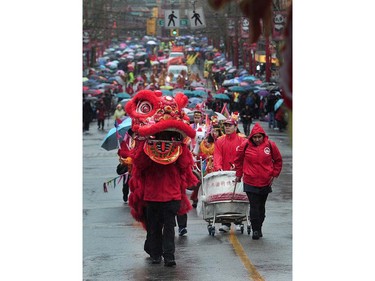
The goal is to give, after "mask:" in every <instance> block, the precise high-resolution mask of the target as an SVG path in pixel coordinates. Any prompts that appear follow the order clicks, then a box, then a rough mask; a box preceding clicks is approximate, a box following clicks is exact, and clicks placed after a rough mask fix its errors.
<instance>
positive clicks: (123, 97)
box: [116, 93, 131, 99]
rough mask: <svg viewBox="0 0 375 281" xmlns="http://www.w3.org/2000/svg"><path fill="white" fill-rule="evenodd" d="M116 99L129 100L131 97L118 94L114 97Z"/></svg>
mask: <svg viewBox="0 0 375 281" xmlns="http://www.w3.org/2000/svg"><path fill="white" fill-rule="evenodd" d="M116 97H118V98H120V99H130V98H131V96H130V95H129V94H128V93H119V94H117V95H116Z"/></svg>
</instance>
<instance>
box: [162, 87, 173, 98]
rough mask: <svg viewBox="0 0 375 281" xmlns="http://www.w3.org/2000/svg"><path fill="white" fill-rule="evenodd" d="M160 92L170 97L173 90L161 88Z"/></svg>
mask: <svg viewBox="0 0 375 281" xmlns="http://www.w3.org/2000/svg"><path fill="white" fill-rule="evenodd" d="M161 92H162V93H163V96H170V97H173V92H172V91H170V90H164V89H163V90H161Z"/></svg>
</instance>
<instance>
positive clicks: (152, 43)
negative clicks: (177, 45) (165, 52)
mask: <svg viewBox="0 0 375 281" xmlns="http://www.w3.org/2000/svg"><path fill="white" fill-rule="evenodd" d="M146 44H147V45H157V44H158V43H156V42H155V41H154V40H150V41H147V43H146Z"/></svg>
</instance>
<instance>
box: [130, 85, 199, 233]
mask: <svg viewBox="0 0 375 281" xmlns="http://www.w3.org/2000/svg"><path fill="white" fill-rule="evenodd" d="M187 103H188V98H187V97H186V96H185V95H184V94H182V93H177V94H176V96H175V97H174V98H173V97H170V96H162V92H161V91H155V92H154V91H150V90H142V91H139V92H138V93H137V94H136V95H135V96H134V97H133V98H132V99H131V100H130V101H129V102H128V103H127V104H126V107H125V110H126V112H127V114H128V115H129V116H130V117H131V118H132V130H133V131H134V133H135V134H136V135H137V138H138V141H137V142H138V144H137V145H136V147H135V148H134V151H133V168H132V177H131V179H130V182H129V186H130V191H131V193H130V196H129V206H130V208H131V214H132V216H133V217H134V219H135V220H137V221H139V222H141V223H142V224H143V227H144V228H145V229H146V225H145V223H146V221H145V214H144V210H145V207H146V204H147V201H148V200H149V201H153V200H150V198H159V199H160V198H161V197H163V196H169V195H170V194H169V193H171V192H172V191H171V190H172V189H175V188H176V186H178V187H179V188H180V191H181V206H180V209H179V211H178V214H179V215H180V214H186V213H187V212H188V211H190V210H191V209H192V206H191V203H190V201H189V199H188V197H187V196H186V188H187V187H190V186H194V185H196V184H197V182H198V180H197V178H196V177H195V176H194V174H193V169H192V168H193V165H194V161H193V157H192V154H191V152H190V151H189V148H188V147H187V145H186V143H187V142H188V140H189V138H194V137H195V130H193V129H192V128H191V127H190V125H189V124H190V122H189V117H188V116H187V115H186V114H185V112H184V111H183V110H182V108H183V107H185V106H186V105H187ZM162 199H163V198H162Z"/></svg>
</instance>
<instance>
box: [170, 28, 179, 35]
mask: <svg viewBox="0 0 375 281" xmlns="http://www.w3.org/2000/svg"><path fill="white" fill-rule="evenodd" d="M171 36H178V29H177V28H173V29H171Z"/></svg>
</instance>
